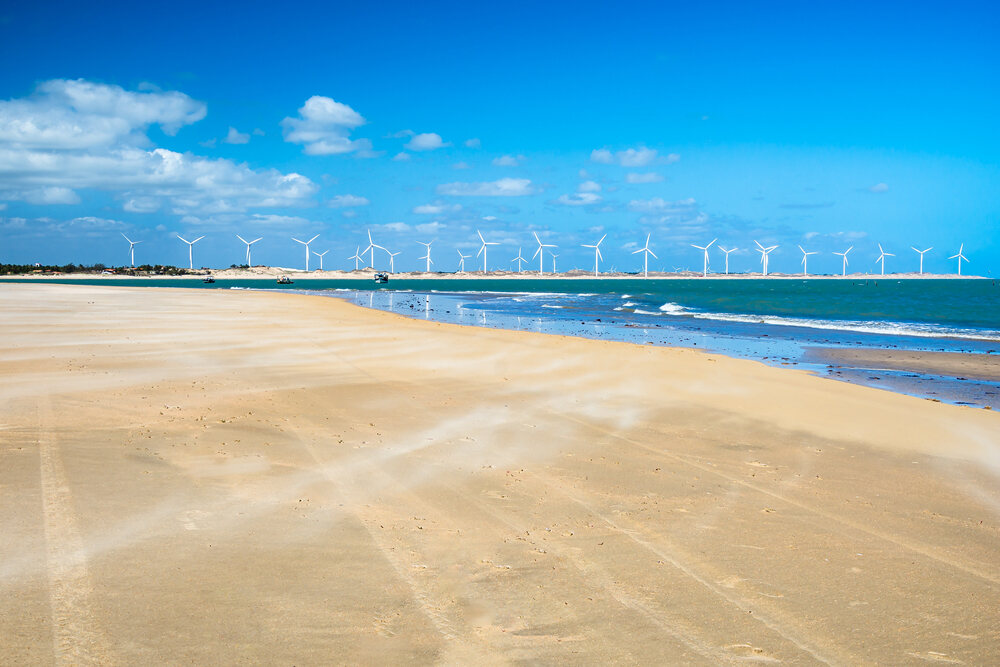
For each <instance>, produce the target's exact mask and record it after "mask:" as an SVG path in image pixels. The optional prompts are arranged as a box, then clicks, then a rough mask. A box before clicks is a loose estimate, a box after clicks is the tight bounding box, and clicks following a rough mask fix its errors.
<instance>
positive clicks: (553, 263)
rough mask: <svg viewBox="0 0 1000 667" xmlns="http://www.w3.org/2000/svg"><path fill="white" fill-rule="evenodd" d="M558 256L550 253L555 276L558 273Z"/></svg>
mask: <svg viewBox="0 0 1000 667" xmlns="http://www.w3.org/2000/svg"><path fill="white" fill-rule="evenodd" d="M558 256H559V255H557V254H555V253H554V252H550V253H549V257H551V258H552V273H553V274H555V272H556V257H558Z"/></svg>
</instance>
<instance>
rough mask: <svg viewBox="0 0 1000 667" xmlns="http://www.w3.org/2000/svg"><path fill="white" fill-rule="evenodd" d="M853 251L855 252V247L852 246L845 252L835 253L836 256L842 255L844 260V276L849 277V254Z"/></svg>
mask: <svg viewBox="0 0 1000 667" xmlns="http://www.w3.org/2000/svg"><path fill="white" fill-rule="evenodd" d="M852 250H854V246H851V247H850V248H848V249H847V250H845V251H844V252H835V253H833V254H834V255H840V256H841V257H843V258H844V273H843V274H842V275H844V276H846V275H847V253H849V252H851V251H852Z"/></svg>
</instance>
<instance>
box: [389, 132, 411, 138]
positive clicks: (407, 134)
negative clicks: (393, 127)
mask: <svg viewBox="0 0 1000 667" xmlns="http://www.w3.org/2000/svg"><path fill="white" fill-rule="evenodd" d="M414 134H416V132H414V131H413V130H400V131H399V132H395V133H393V134H390V135H389V139H402V138H404V137H412V136H413V135H414Z"/></svg>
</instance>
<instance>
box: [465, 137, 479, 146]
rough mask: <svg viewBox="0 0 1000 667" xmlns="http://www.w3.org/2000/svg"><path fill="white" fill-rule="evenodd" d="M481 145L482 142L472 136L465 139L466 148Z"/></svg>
mask: <svg viewBox="0 0 1000 667" xmlns="http://www.w3.org/2000/svg"><path fill="white" fill-rule="evenodd" d="M482 145H483V143H482V142H481V141H479V139H475V138H473V139H466V140H465V147H466V148H481V147H482Z"/></svg>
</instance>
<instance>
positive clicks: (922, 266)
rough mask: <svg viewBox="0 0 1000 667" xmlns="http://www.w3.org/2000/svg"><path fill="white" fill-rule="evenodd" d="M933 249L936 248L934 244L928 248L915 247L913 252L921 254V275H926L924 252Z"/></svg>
mask: <svg viewBox="0 0 1000 667" xmlns="http://www.w3.org/2000/svg"><path fill="white" fill-rule="evenodd" d="M910 247H911V248H913V246H910ZM933 249H934V246H931V247H930V248H928V249H927V250H917V249H916V248H913V252H915V253H917V254H918V255H920V275H924V253H925V252H929V251H931V250H933ZM961 252H962V251H961V250H959V253H961Z"/></svg>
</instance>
